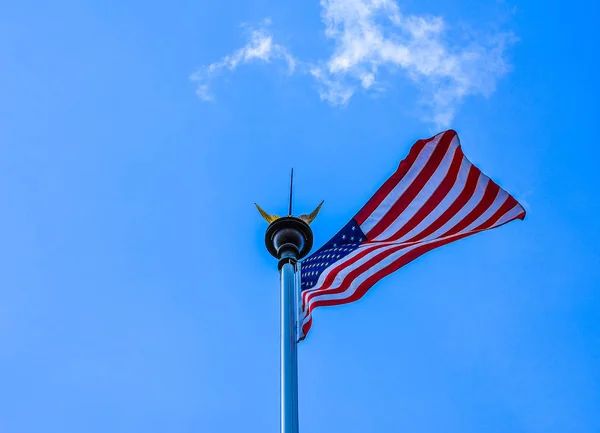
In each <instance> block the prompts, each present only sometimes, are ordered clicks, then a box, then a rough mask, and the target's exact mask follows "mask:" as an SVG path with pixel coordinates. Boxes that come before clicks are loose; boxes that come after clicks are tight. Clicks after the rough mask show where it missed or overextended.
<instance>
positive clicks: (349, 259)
mask: <svg viewBox="0 0 600 433" xmlns="http://www.w3.org/2000/svg"><path fill="white" fill-rule="evenodd" d="M524 217H525V209H523V207H522V206H521V205H520V204H519V203H518V202H517V201H516V200H515V199H514V198H513V197H512V196H511V195H510V194H508V193H507V192H506V191H504V190H503V189H502V188H500V187H499V186H498V185H497V184H496V183H494V182H493V181H492V180H491V179H490V178H489V177H487V176H486V175H485V174H483V173H482V172H481V171H480V170H479V169H478V168H477V167H475V166H474V165H473V164H471V162H470V161H469V160H468V159H467V158H466V157H465V155H464V154H463V151H462V148H461V145H460V141H459V138H458V135H457V134H456V132H455V131H453V130H449V131H444V132H441V133H440V134H438V135H436V136H434V137H431V138H428V139H424V140H419V141H417V142H416V143H415V144H414V145H413V146H412V148H411V149H410V152H409V154H408V156H407V157H406V159H404V160H403V161H402V162H401V163H400V165H399V167H398V169H397V170H396V172H395V173H394V174H393V175H392V176H391V177H390V178H389V179H388V180H387V181H386V182H385V183H384V184H383V185H382V186H381V187H380V188H379V190H377V192H376V193H375V195H374V196H373V197H372V198H371V199H370V200H369V201H368V202H367V204H365V205H364V207H363V208H362V209H361V210H360V211H359V212H358V213H357V214H356V216H355V217H354V218H352V220H351V221H350V222H349V223H348V224H346V226H345V227H344V228H343V229H342V230H340V231H339V233H338V234H336V235H335V236H334V237H333V238H332V239H331V240H330V241H329V242H327V243H326V244H325V245H323V246H322V247H321V248H320V249H319V250H318V251H316V252H315V253H314V254H312V255H310V256H308V257H307V258H306V259H304V260H303V261H302V267H301V277H300V289H301V314H300V316H299V321H300V323H299V325H300V326H299V334H300V335H299V339H304V338H305V336H306V334H307V333H308V331H309V329H310V327H311V325H312V312H313V311H314V309H315V308H317V307H322V306H331V305H340V304H347V303H350V302H354V301H356V300H358V299H360V298H361V297H362V296H363V295H364V294H365V293H366V292H367V291H368V290H369V289H370V288H371V287H372V286H373V285H374V284H375V283H377V282H378V281H379V280H381V279H382V278H383V277H385V276H387V275H389V274H391V273H392V272H394V271H396V270H398V269H400V268H401V267H402V266H404V265H406V264H407V263H409V262H411V261H412V260H414V259H416V258H417V257H419V256H421V255H422V254H424V253H426V252H428V251H431V250H432V249H434V248H438V247H441V246H442V245H446V244H448V243H450V242H454V241H457V240H459V239H462V238H464V237H467V236H470V235H472V234H475V233H479V232H481V231H484V230H489V229H492V228H495V227H499V226H501V225H503V224H506V223H508V222H510V221H512V220H515V219H521V220H522V219H523V218H524Z"/></svg>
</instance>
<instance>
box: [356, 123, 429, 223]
mask: <svg viewBox="0 0 600 433" xmlns="http://www.w3.org/2000/svg"><path fill="white" fill-rule="evenodd" d="M438 135H439V134H438ZM435 137H437V135H436V136H434V137H431V138H428V139H424V140H418V141H417V142H416V143H415V144H413V146H412V147H411V149H410V152H409V153H408V156H407V157H406V158H404V159H403V160H402V162H401V163H400V165H399V166H398V169H397V170H396V171H395V173H394V174H393V175H392V176H391V177H390V178H389V179H388V180H386V181H385V183H384V184H383V185H382V186H381V187H380V188H379V189H378V190H377V192H376V193H375V194H374V195H373V197H371V199H370V200H369V201H368V202H367V204H365V205H364V206H363V207H362V209H361V210H359V211H358V213H357V214H356V216H355V217H354V219H355V220H356V222H357V223H358V225H359V226H360V225H362V223H364V222H365V221H366V220H367V218H368V217H369V215H371V214H372V213H373V211H374V210H375V209H377V207H379V205H380V204H381V203H382V202H383V200H384V199H385V198H386V197H387V196H388V194H389V193H390V192H391V191H392V190H393V189H394V188H395V187H396V185H398V183H400V181H401V180H402V179H403V178H404V176H406V173H408V170H410V168H411V167H412V165H413V164H414V163H415V161H416V159H417V156H419V153H421V151H422V150H423V148H424V147H425V145H426V144H427V143H429V142H430V141H432V140H434V139H435Z"/></svg>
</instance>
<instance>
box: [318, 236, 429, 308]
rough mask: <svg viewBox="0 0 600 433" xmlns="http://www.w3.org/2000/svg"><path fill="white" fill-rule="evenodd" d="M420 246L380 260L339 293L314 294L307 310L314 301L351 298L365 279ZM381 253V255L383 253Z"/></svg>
mask: <svg viewBox="0 0 600 433" xmlns="http://www.w3.org/2000/svg"><path fill="white" fill-rule="evenodd" d="M421 246H423V244H415V245H413V246H411V247H409V248H406V249H401V250H398V251H396V252H394V253H393V254H390V255H389V256H387V257H385V258H383V259H382V260H380V261H379V262H377V263H376V264H375V265H373V266H371V267H370V268H369V269H367V270H365V271H364V272H362V273H360V274H359V275H357V276H356V278H354V280H352V281H351V282H350V283H349V287H348V288H347V289H346V290H344V291H343V292H341V293H328V292H327V291H324V292H323V293H318V294H316V296H314V297H313V298H312V299H311V300H310V301H309V303H308V305H307V307H308V308H307V310H310V308H311V306H312V304H314V303H315V302H316V301H333V300H343V299H347V298H349V297H351V296H352V295H353V294H354V293H355V292H356V289H357V288H358V286H359V285H360V284H361V283H362V282H364V281H365V280H366V279H367V278H369V277H370V276H372V275H373V274H375V273H376V272H378V271H380V270H381V269H384V268H385V267H387V266H389V265H391V264H392V263H393V262H395V261H396V260H398V259H400V258H401V257H402V256H403V255H405V254H407V253H408V252H410V251H412V250H414V249H415V248H417V247H421ZM381 253H383V251H382V252H381ZM341 282H342V281H340V284H341Z"/></svg>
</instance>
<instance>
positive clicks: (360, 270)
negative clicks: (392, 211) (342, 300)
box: [306, 245, 405, 312]
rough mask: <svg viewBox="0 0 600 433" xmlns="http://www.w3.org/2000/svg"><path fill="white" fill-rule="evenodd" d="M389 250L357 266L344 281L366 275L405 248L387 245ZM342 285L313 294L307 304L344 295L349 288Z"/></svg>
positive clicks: (345, 266) (344, 266)
mask: <svg viewBox="0 0 600 433" xmlns="http://www.w3.org/2000/svg"><path fill="white" fill-rule="evenodd" d="M386 247H387V249H385V250H383V251H381V252H380V253H379V254H377V255H375V256H373V257H371V258H370V259H369V260H367V261H366V262H364V263H363V264H361V265H360V266H357V267H356V268H354V269H352V270H351V271H350V272H349V273H348V275H346V277H344V280H343V281H346V280H347V279H348V278H350V281H352V280H354V278H356V277H357V276H358V275H360V274H362V273H364V272H365V271H366V270H368V269H369V268H372V267H373V266H375V265H376V264H377V263H379V262H380V261H381V260H383V259H385V258H386V257H388V256H389V255H390V254H393V253H395V252H396V251H398V250H401V249H403V248H405V247H404V246H403V245H398V246H393V247H390V246H389V245H386ZM349 267H350V266H347V265H346V264H345V263H344V264H343V265H342V266H340V267H339V269H337V270H336V271H337V272H336V274H339V273H340V272H341V271H342V270H344V269H347V268H349ZM343 281H342V284H341V285H340V286H339V287H336V288H335V289H331V288H328V289H323V290H320V291H316V292H312V293H310V294H309V295H308V297H307V298H306V304H307V305H308V304H310V301H311V299H312V298H314V297H315V296H320V295H323V294H327V295H334V294H337V293H342V292H344V291H346V290H347V288H344V284H343ZM328 286H329V285H325V284H323V287H328ZM310 311H312V307H310V306H309V312H310Z"/></svg>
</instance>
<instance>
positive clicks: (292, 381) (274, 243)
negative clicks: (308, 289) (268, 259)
mask: <svg viewBox="0 0 600 433" xmlns="http://www.w3.org/2000/svg"><path fill="white" fill-rule="evenodd" d="M312 244H313V235H312V230H311V229H310V227H309V226H308V223H306V222H305V221H303V220H301V219H300V218H295V217H292V216H289V217H283V218H278V219H276V220H275V221H273V222H272V223H271V224H270V225H269V227H268V228H267V232H266V233H265V245H266V247H267V250H268V251H269V253H271V255H273V256H274V257H277V259H278V260H279V262H278V267H279V271H280V279H281V306H280V314H281V358H280V367H281V433H298V353H297V351H296V342H297V323H296V321H297V318H296V315H297V310H298V305H297V301H298V292H297V290H299V287H296V284H297V283H296V266H297V265H298V260H300V259H301V258H303V257H305V256H306V255H307V254H308V253H309V251H310V249H311V248H312Z"/></svg>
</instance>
